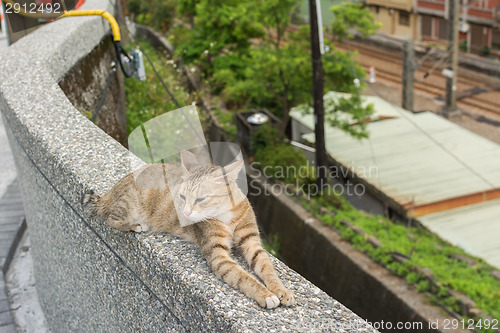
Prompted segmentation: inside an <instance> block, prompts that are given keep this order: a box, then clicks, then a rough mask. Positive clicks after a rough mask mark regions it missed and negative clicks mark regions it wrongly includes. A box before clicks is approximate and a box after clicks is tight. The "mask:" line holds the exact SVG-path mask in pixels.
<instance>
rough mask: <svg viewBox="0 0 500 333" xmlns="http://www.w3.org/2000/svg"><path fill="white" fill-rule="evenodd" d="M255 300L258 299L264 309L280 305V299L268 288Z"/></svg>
mask: <svg viewBox="0 0 500 333" xmlns="http://www.w3.org/2000/svg"><path fill="white" fill-rule="evenodd" d="M255 300H256V301H257V303H259V305H260V307H262V308H264V309H274V308H277V307H278V305H280V300H279V299H278V297H276V295H274V294H273V293H271V292H269V291H268V290H266V292H265V293H264V294H263V295H262V296H261V297H257V298H256V299H255Z"/></svg>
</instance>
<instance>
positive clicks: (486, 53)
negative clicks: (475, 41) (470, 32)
mask: <svg viewBox="0 0 500 333" xmlns="http://www.w3.org/2000/svg"><path fill="white" fill-rule="evenodd" d="M490 51H491V50H490V48H489V47H488V46H486V45H485V46H483V48H482V49H481V54H482V55H483V56H485V57H486V56H489V55H490Z"/></svg>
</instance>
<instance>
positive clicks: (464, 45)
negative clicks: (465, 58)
mask: <svg viewBox="0 0 500 333" xmlns="http://www.w3.org/2000/svg"><path fill="white" fill-rule="evenodd" d="M458 47H459V48H460V50H461V51H463V52H467V49H468V46H467V41H466V40H463V41H461V42H460V44H458Z"/></svg>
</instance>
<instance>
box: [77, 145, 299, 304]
mask: <svg viewBox="0 0 500 333" xmlns="http://www.w3.org/2000/svg"><path fill="white" fill-rule="evenodd" d="M242 166H243V161H237V162H234V163H232V164H230V165H228V166H226V167H224V174H223V172H222V170H221V167H214V168H213V167H210V166H203V165H200V163H199V162H198V160H197V159H196V157H195V156H194V155H193V154H192V153H190V152H188V151H182V152H181V166H180V167H179V166H175V165H169V164H149V165H146V166H145V167H143V168H142V169H140V170H138V171H136V172H134V173H132V174H129V175H128V176H126V177H125V178H123V179H122V180H120V181H119V182H118V183H117V184H116V185H115V186H114V187H113V188H112V189H111V190H110V191H109V192H108V193H106V194H105V195H103V196H102V197H99V196H97V195H95V194H94V193H93V192H89V193H87V194H85V196H84V198H83V203H84V205H85V206H86V207H87V208H89V209H91V210H92V211H93V212H94V213H95V214H97V215H98V216H99V217H101V218H105V219H107V223H108V224H109V225H110V226H111V227H113V228H116V229H118V230H122V231H129V230H133V231H136V232H141V231H148V230H151V231H156V232H168V233H170V234H173V235H175V236H179V237H182V238H184V239H187V240H189V241H191V242H193V243H195V244H196V245H198V247H199V248H200V249H201V251H202V253H203V255H204V256H205V258H206V260H207V262H208V264H209V266H210V267H211V269H212V271H213V272H214V273H215V274H216V275H217V276H218V277H219V278H220V279H222V280H223V281H225V282H226V283H228V284H229V285H231V286H232V287H234V288H236V289H238V290H240V291H241V292H243V293H244V294H245V295H247V296H248V297H251V298H252V299H254V300H255V301H257V303H258V304H259V305H260V306H261V307H263V308H267V309H272V308H275V307H277V306H278V305H279V304H280V303H281V304H283V305H286V306H290V305H293V304H294V303H295V299H294V296H293V294H292V292H291V291H290V290H288V289H287V288H285V286H284V285H283V283H282V282H281V280H280V279H279V277H278V276H277V274H276V271H275V270H274V267H273V265H272V263H271V260H270V259H269V255H268V253H267V252H266V251H265V250H264V249H263V248H262V244H261V241H260V236H259V229H258V227H257V222H256V219H255V214H254V211H253V209H252V207H251V205H250V203H249V202H248V199H247V198H246V197H245V195H244V194H243V193H242V192H241V190H240V189H239V187H238V186H237V184H236V178H237V177H238V173H239V171H240V170H241V169H242ZM164 174H168V175H169V180H168V184H169V186H166V185H164V184H163V186H159V185H158V184H160V183H161V182H159V180H161V179H162V177H163V175H164ZM171 178H173V179H171ZM175 206H177V207H181V209H180V211H181V212H180V213H179V214H177V212H176V208H175ZM233 247H236V248H238V249H239V250H240V251H241V253H242V254H243V256H244V258H245V259H246V261H247V262H248V264H249V265H250V267H251V268H252V270H253V271H254V272H255V273H256V275H257V276H258V277H259V278H260V279H261V280H262V281H263V282H264V284H265V286H264V284H262V283H261V282H260V281H258V280H257V279H256V278H254V277H253V276H252V275H250V274H249V273H248V272H246V271H245V270H244V269H243V268H242V267H241V266H240V265H239V264H238V263H236V262H235V261H234V260H233V259H232V258H231V249H232V248H233Z"/></svg>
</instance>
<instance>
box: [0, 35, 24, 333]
mask: <svg viewBox="0 0 500 333" xmlns="http://www.w3.org/2000/svg"><path fill="white" fill-rule="evenodd" d="M1 43H2V40H1V38H0V49H2V48H3V46H2V45H1ZM5 47H6V45H5ZM16 176H17V173H16V169H15V165H14V157H13V156H12V152H11V149H10V146H9V142H8V140H7V133H6V132H5V128H4V123H3V121H2V117H0V332H15V325H14V320H13V318H12V316H11V313H10V308H9V300H8V297H7V290H6V286H5V282H4V281H5V279H4V278H5V276H4V275H5V273H6V272H7V269H8V267H9V264H10V261H11V258H12V255H13V250H14V249H15V248H16V246H17V242H18V240H19V238H20V236H21V234H22V231H23V229H22V228H21V225H22V221H23V219H24V209H23V202H22V197H21V192H20V190H19V182H18V181H17V179H16Z"/></svg>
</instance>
